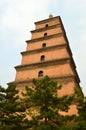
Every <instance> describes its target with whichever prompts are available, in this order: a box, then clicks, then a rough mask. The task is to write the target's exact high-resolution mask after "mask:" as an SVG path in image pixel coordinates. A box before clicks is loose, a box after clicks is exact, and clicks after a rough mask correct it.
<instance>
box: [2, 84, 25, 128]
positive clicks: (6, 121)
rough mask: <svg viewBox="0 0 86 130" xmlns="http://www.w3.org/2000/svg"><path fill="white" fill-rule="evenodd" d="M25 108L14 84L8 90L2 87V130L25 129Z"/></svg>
mask: <svg viewBox="0 0 86 130" xmlns="http://www.w3.org/2000/svg"><path fill="white" fill-rule="evenodd" d="M23 111H24V109H23V107H22V104H21V103H20V101H19V96H18V90H16V86H15V85H14V84H10V85H9V86H8V88H6V89H5V88H3V87H1V86H0V130H14V129H16V130H19V129H23V126H22V123H21V122H23V120H24V114H23Z"/></svg>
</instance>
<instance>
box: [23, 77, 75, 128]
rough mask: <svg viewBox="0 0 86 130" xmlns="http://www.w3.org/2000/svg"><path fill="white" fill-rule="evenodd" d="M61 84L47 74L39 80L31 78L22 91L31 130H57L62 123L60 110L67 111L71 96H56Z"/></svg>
mask: <svg viewBox="0 0 86 130" xmlns="http://www.w3.org/2000/svg"><path fill="white" fill-rule="evenodd" d="M60 89H61V85H58V84H57V82H56V81H53V80H52V79H51V78H49V77H48V76H45V77H44V78H43V79H41V80H35V79H34V80H33V85H32V86H31V87H26V93H23V96H24V102H26V107H27V114H29V115H30V121H31V122H32V125H31V126H30V127H31V128H32V129H33V130H51V129H53V130H57V129H60V127H61V126H62V125H63V122H62V120H63V118H64V117H63V116H61V115H60V112H61V111H65V112H67V111H68V109H69V105H70V104H71V101H72V99H73V97H72V96H67V95H65V96H62V97H59V96H58V90H60Z"/></svg>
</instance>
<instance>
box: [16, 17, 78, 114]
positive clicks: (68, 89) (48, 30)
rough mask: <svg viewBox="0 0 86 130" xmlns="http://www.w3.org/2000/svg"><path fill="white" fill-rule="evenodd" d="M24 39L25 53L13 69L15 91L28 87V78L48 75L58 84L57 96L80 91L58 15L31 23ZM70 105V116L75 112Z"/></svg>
mask: <svg viewBox="0 0 86 130" xmlns="http://www.w3.org/2000/svg"><path fill="white" fill-rule="evenodd" d="M31 34H32V35H31V39H30V40H27V41H26V43H27V47H26V51H24V52H21V55H22V61H21V65H18V66H16V67H15V69H16V77H15V81H14V82H15V83H16V85H17V89H18V90H19V92H22V91H24V89H25V86H29V85H31V84H32V79H33V78H35V79H41V78H42V77H44V76H46V75H48V76H49V77H50V78H52V79H54V80H56V81H57V82H58V84H61V85H62V89H61V90H60V91H59V95H60V96H62V95H65V94H67V95H70V94H73V93H74V88H75V87H79V88H80V85H79V83H80V79H79V76H78V73H77V71H76V65H75V62H74V60H73V56H72V52H71V49H70V46H69V42H68V39H67V36H66V32H65V29H64V26H63V23H62V20H61V17H60V16H56V17H53V15H49V18H48V19H45V20H41V21H37V22H35V30H32V31H31ZM75 107H76V106H75V105H72V109H71V110H70V114H73V112H74V113H77V110H76V108H75Z"/></svg>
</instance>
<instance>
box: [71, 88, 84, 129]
mask: <svg viewBox="0 0 86 130" xmlns="http://www.w3.org/2000/svg"><path fill="white" fill-rule="evenodd" d="M75 100H76V103H77V109H78V116H77V117H76V118H75V125H74V127H73V130H86V97H84V96H83V94H82V92H81V91H80V89H76V90H75Z"/></svg>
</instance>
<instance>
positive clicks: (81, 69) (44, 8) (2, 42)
mask: <svg viewBox="0 0 86 130" xmlns="http://www.w3.org/2000/svg"><path fill="white" fill-rule="evenodd" d="M50 14H53V16H61V19H62V21H63V24H64V27H65V31H66V34H67V37H68V40H69V44H70V47H71V50H72V53H73V58H74V61H75V64H76V67H77V72H78V74H79V77H80V80H81V83H80V86H81V88H82V91H83V93H84V94H85V95H86V71H85V67H86V59H85V56H86V0H31V1H30V0H12V1H11V0H2V1H0V85H1V86H3V87H7V83H8V82H11V81H14V80H15V75H16V71H15V69H14V67H15V66H17V65H20V64H21V59H22V57H21V54H20V52H23V51H25V50H26V46H27V44H26V42H25V41H26V40H30V39H31V33H30V31H31V30H34V29H35V25H34V22H36V21H40V20H43V19H47V18H48V17H49V15H50Z"/></svg>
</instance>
